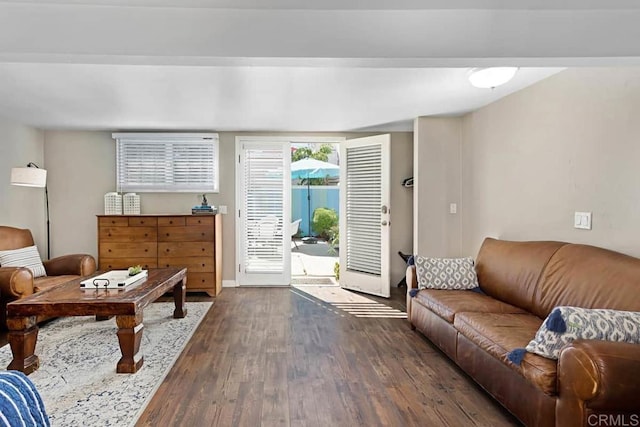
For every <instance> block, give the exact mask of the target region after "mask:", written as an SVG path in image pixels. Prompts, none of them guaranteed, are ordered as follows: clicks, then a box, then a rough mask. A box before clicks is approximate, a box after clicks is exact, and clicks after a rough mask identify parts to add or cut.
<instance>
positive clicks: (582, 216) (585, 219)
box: [573, 212, 591, 230]
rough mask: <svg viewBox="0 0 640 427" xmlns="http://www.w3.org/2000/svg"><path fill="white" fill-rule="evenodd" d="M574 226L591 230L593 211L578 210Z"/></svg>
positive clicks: (574, 218) (574, 217)
mask: <svg viewBox="0 0 640 427" xmlns="http://www.w3.org/2000/svg"><path fill="white" fill-rule="evenodd" d="M573 228H580V229H582V230H591V212H576V213H575V214H574V216H573Z"/></svg>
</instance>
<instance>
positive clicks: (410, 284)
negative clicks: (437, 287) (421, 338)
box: [406, 265, 418, 330]
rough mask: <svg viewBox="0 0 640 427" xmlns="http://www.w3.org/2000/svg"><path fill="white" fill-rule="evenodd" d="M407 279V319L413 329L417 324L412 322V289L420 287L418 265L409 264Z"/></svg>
mask: <svg viewBox="0 0 640 427" xmlns="http://www.w3.org/2000/svg"><path fill="white" fill-rule="evenodd" d="M406 281H407V320H408V321H409V324H410V326H411V329H412V330H413V329H415V328H416V327H415V325H414V324H413V323H411V298H412V296H411V290H412V289H418V278H417V276H416V266H415V265H409V266H407V273H406Z"/></svg>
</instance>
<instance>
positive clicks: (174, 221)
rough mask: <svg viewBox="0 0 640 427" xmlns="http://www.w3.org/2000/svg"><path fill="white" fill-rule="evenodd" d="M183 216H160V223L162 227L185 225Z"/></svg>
mask: <svg viewBox="0 0 640 427" xmlns="http://www.w3.org/2000/svg"><path fill="white" fill-rule="evenodd" d="M184 224H185V221H184V217H183V216H161V217H160V218H158V225H159V226H161V227H181V226H182V227H184Z"/></svg>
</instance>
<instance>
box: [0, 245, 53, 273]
mask: <svg viewBox="0 0 640 427" xmlns="http://www.w3.org/2000/svg"><path fill="white" fill-rule="evenodd" d="M0 266H2V267H26V268H28V269H29V270H31V273H33V277H40V276H46V275H47V271H46V270H45V269H44V265H42V260H41V259H40V253H39V252H38V248H37V247H36V246H27V247H26V248H20V249H12V250H8V251H0Z"/></svg>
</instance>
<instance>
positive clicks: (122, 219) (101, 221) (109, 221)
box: [98, 216, 129, 227]
mask: <svg viewBox="0 0 640 427" xmlns="http://www.w3.org/2000/svg"><path fill="white" fill-rule="evenodd" d="M98 225H99V226H100V227H108V226H112V227H127V226H128V225H129V218H128V217H126V216H119V217H118V216H103V217H100V218H98Z"/></svg>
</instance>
